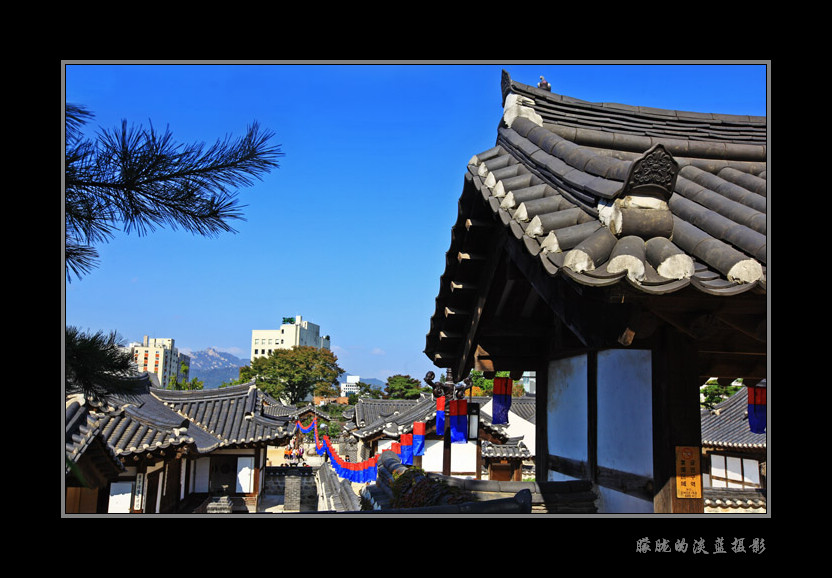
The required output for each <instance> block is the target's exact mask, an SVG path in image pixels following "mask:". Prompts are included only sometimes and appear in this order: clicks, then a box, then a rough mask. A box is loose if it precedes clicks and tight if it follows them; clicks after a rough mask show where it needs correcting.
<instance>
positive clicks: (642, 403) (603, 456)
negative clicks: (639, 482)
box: [598, 349, 653, 477]
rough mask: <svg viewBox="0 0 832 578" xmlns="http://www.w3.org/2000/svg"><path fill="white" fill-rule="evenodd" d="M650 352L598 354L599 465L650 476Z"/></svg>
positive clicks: (651, 430) (651, 441) (651, 442)
mask: <svg viewBox="0 0 832 578" xmlns="http://www.w3.org/2000/svg"><path fill="white" fill-rule="evenodd" d="M652 390H653V378H652V369H651V353H650V351H645V350H631V349H611V350H607V351H601V352H599V353H598V465H599V466H602V467H607V468H612V469H615V470H619V471H622V472H629V473H632V474H637V475H641V476H646V477H653V402H652V400H653V395H652Z"/></svg>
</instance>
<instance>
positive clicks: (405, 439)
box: [399, 434, 413, 466]
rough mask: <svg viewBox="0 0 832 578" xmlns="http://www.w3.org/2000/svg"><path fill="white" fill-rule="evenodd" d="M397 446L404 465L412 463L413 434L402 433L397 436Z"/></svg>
mask: <svg viewBox="0 0 832 578" xmlns="http://www.w3.org/2000/svg"><path fill="white" fill-rule="evenodd" d="M399 440H400V441H399V447H400V449H401V459H402V463H403V464H404V465H406V466H412V465H413V434H402V435H401V436H399Z"/></svg>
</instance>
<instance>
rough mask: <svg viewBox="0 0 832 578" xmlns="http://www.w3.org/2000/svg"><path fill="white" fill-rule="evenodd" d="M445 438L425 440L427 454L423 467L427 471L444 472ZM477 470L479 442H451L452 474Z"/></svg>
mask: <svg viewBox="0 0 832 578" xmlns="http://www.w3.org/2000/svg"><path fill="white" fill-rule="evenodd" d="M443 448H444V442H443V440H425V455H423V456H422V469H423V470H425V471H426V472H434V473H437V474H441V473H442V457H443V452H442V450H443ZM476 471H477V442H475V441H469V442H466V443H464V444H451V474H454V473H457V472H474V473H476Z"/></svg>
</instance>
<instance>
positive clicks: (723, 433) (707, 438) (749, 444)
mask: <svg viewBox="0 0 832 578" xmlns="http://www.w3.org/2000/svg"><path fill="white" fill-rule="evenodd" d="M760 385H761V386H765V382H764V381H763V382H760ZM701 421H702V446H703V447H708V448H733V449H760V450H765V448H766V434H764V433H762V434H758V433H753V432H752V431H751V429H750V428H749V426H748V389H747V388H745V387H743V388H742V389H740V390H739V391H737V393H735V394H734V395H732V396H731V397H729V398H728V399H726V400H725V401H722V402H720V403H718V404H717V405H716V406H714V408H713V409H711V410H708V409H703V410H702V411H701Z"/></svg>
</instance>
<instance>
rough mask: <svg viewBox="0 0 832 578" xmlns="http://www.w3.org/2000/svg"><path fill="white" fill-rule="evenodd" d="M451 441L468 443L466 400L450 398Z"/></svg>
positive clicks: (453, 442)
mask: <svg viewBox="0 0 832 578" xmlns="http://www.w3.org/2000/svg"><path fill="white" fill-rule="evenodd" d="M450 414H451V443H452V444H464V443H468V400H467V399H452V400H451V407H450Z"/></svg>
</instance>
